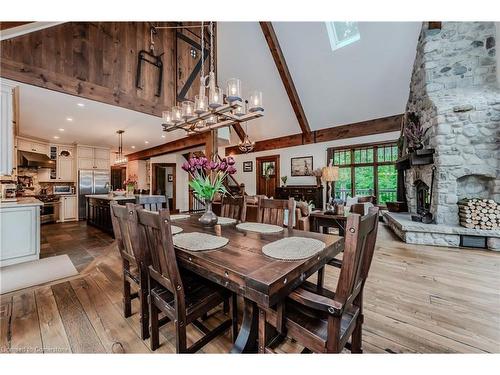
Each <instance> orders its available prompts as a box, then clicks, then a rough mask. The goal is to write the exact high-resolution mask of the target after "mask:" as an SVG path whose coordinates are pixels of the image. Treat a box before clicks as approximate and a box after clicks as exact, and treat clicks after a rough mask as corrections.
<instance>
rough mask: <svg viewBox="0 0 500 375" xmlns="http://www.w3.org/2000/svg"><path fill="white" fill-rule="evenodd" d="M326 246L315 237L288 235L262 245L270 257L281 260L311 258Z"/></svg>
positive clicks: (263, 250) (264, 251)
mask: <svg viewBox="0 0 500 375" xmlns="http://www.w3.org/2000/svg"><path fill="white" fill-rule="evenodd" d="M324 248H325V243H324V242H322V241H320V240H316V239H314V238H306V237H287V238H282V239H281V240H278V241H274V242H271V243H270V244H267V245H265V246H264V247H262V252H263V253H264V254H265V255H267V256H268V257H271V258H275V259H280V260H300V259H306V258H310V257H312V256H313V255H315V254H317V253H319V252H320V251H321V250H323V249H324Z"/></svg>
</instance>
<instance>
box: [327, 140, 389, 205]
mask: <svg viewBox="0 0 500 375" xmlns="http://www.w3.org/2000/svg"><path fill="white" fill-rule="evenodd" d="M387 146H396V147H397V146H398V142H397V140H394V141H384V142H373V143H360V144H355V145H348V146H341V147H329V148H328V149H327V150H326V160H327V164H328V165H330V162H331V165H335V164H333V157H334V153H335V151H342V150H344V151H349V152H350V154H351V162H350V163H349V164H344V165H342V166H340V165H337V166H338V167H339V168H350V169H351V196H352V197H354V196H355V194H354V192H355V189H356V178H355V173H354V168H355V167H373V184H374V187H373V194H374V195H375V199H376V201H377V205H379V206H383V205H380V204H378V203H379V202H378V167H379V166H382V165H396V160H394V161H381V162H379V161H378V149H379V148H380V147H387ZM360 148H373V162H370V163H355V162H354V150H356V149H360ZM397 183H398V181H396V191H397V190H398V186H397ZM334 196H335V182H333V183H332V189H331V197H334ZM331 197H330V198H331Z"/></svg>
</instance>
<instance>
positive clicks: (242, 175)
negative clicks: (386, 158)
mask: <svg viewBox="0 0 500 375" xmlns="http://www.w3.org/2000/svg"><path fill="white" fill-rule="evenodd" d="M398 138H399V131H395V132H390V133H382V134H376V135H369V136H364V137H356V138H349V139H340V140H336V141H329V142H323V143H315V144H310V145H302V146H295V147H289V148H282V149H276V150H268V151H262V152H255V153H250V154H245V155H235V156H234V158H235V160H236V164H235V166H236V169H237V172H236V174H235V178H236V181H238V182H239V183H244V184H245V191H246V192H247V194H249V195H253V194H255V193H256V191H255V189H256V186H255V184H256V181H255V180H256V179H255V176H256V175H255V173H256V171H255V158H257V157H260V156H267V155H280V174H281V176H288V181H287V185H314V184H315V183H316V177H313V176H304V177H292V176H290V174H291V172H290V159H291V158H293V157H300V156H313V167H314V169H316V168H322V167H324V166H326V150H327V148H329V147H341V146H348V145H357V144H363V143H372V142H385V141H393V140H397V139H398ZM219 152H220V151H219ZM221 155H222V154H221ZM249 160H251V161H253V171H252V172H243V162H244V161H249ZM281 176H280V177H281ZM280 184H281V181H280Z"/></svg>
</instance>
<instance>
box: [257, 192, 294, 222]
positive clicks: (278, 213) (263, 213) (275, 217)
mask: <svg viewBox="0 0 500 375" xmlns="http://www.w3.org/2000/svg"><path fill="white" fill-rule="evenodd" d="M286 210H288V213H289V215H288V219H289V221H290V219H292V224H291V225H288V226H289V227H290V228H293V227H294V226H295V223H296V221H297V220H296V219H295V200H294V199H293V198H290V199H265V198H261V197H259V199H258V201H257V222H258V223H263V224H273V225H279V226H283V225H284V222H285V211H286Z"/></svg>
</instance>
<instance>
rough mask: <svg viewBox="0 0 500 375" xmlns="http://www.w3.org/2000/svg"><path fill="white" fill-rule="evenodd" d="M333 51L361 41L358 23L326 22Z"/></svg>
mask: <svg viewBox="0 0 500 375" xmlns="http://www.w3.org/2000/svg"><path fill="white" fill-rule="evenodd" d="M325 24H326V30H327V31H328V38H329V39H330V45H331V47H332V51H335V50H336V49H339V48H342V47H345V46H348V45H349V44H351V43H354V42H357V41H358V40H360V39H361V36H360V35H359V29H358V23H357V22H349V21H348V22H325Z"/></svg>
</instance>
